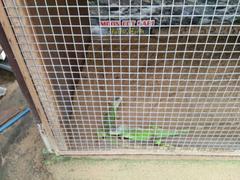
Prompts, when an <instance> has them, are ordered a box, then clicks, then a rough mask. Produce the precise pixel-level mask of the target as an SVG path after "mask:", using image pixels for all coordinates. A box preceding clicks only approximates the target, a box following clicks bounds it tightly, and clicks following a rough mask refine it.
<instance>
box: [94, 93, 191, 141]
mask: <svg viewBox="0 0 240 180" xmlns="http://www.w3.org/2000/svg"><path fill="white" fill-rule="evenodd" d="M121 101H122V98H121V97H118V98H115V100H114V101H113V103H112V106H111V107H110V108H109V110H108V112H106V113H105V114H104V119H103V125H104V126H103V127H104V129H100V130H98V132H97V136H98V138H106V139H109V138H110V139H112V137H121V138H125V139H129V140H132V141H148V140H151V139H154V144H156V145H162V144H163V143H162V138H167V137H170V136H178V135H183V134H186V132H184V131H182V132H177V131H170V130H164V129H159V128H156V127H151V128H150V129H141V128H136V129H134V128H128V127H126V126H124V125H121V126H119V127H118V128H116V122H115V121H116V117H117V110H118V107H119V105H120V104H121Z"/></svg>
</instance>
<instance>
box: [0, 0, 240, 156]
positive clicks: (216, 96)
mask: <svg viewBox="0 0 240 180" xmlns="http://www.w3.org/2000/svg"><path fill="white" fill-rule="evenodd" d="M186 1H187V0H186ZM186 1H185V0H184V1H183V2H184V3H185V2H186ZM4 2H5V6H6V10H7V13H8V15H6V13H5V9H4V7H3V4H2V2H1V4H0V6H1V8H0V11H1V14H0V15H1V18H0V19H1V24H2V26H3V29H4V31H5V32H6V36H7V39H6V38H5V44H6V45H5V47H8V45H7V44H8V43H7V40H8V42H9V44H10V46H11V48H12V52H9V53H10V56H12V53H13V54H14V57H15V58H16V59H17V61H15V60H14V58H12V59H13V60H12V61H11V63H12V65H13V66H15V67H16V68H15V72H16V73H17V76H18V75H19V81H20V82H24V83H26V85H24V84H23V85H22V86H23V88H24V89H27V90H26V92H27V93H26V94H27V97H28V99H29V102H30V104H31V106H32V108H33V109H35V110H36V112H37V113H36V114H38V115H39V119H40V120H41V122H42V123H43V127H44V129H46V133H47V137H49V139H50V141H49V142H50V143H48V144H52V145H53V149H54V151H55V152H56V153H58V154H64V155H93V154H100V155H109V154H118V155H121V154H162V155H166V154H171V155H214V156H218V155H223V156H225V155H229V156H236V155H239V151H238V147H240V146H239V143H238V139H239V138H240V137H239V136H240V134H238V133H239V132H238V130H237V129H236V127H240V126H239V123H238V118H237V115H238V114H239V111H238V109H237V108H238V106H239V102H238V101H237V100H238V99H239V94H238V93H237V91H238V88H239V87H238V86H239V80H238V78H237V76H239V72H238V68H239V64H238V62H237V61H238V60H239V52H237V51H236V49H238V48H239V45H238V41H239V40H238V39H239V28H240V27H239V25H234V24H233V23H234V20H235V17H238V16H237V14H235V15H232V14H230V15H229V14H228V13H229V12H228V9H229V8H232V7H234V6H235V7H236V8H235V9H234V11H236V12H237V11H240V8H239V2H238V3H237V4H236V3H235V4H229V3H230V1H227V4H225V9H224V12H222V14H220V15H219V14H218V13H219V11H218V10H217V8H220V7H222V6H223V5H222V4H218V5H216V6H213V5H209V4H207V1H206V3H205V4H202V5H201V6H203V8H204V10H203V11H204V12H205V11H207V10H206V9H207V8H213V14H212V16H214V18H216V19H219V18H221V17H222V19H220V20H218V21H219V22H218V24H217V25H216V24H214V21H213V20H211V21H210V24H204V23H203V21H206V19H204V18H202V19H201V20H200V22H199V23H200V25H196V24H193V19H194V18H195V17H199V14H198V15H194V14H190V15H183V14H180V15H179V14H178V15H174V13H176V12H174V8H179V7H180V8H182V11H183V9H184V10H185V8H186V9H187V8H192V12H195V10H196V9H197V8H198V7H199V5H198V4H197V1H196V2H195V3H194V4H191V5H185V4H184V5H179V4H174V5H166V4H158V5H155V4H154V3H153V1H151V3H150V4H148V5H147V6H146V5H144V3H145V1H143V0H142V1H139V2H140V4H138V5H133V4H131V3H130V5H129V6H126V5H121V4H120V1H118V3H119V4H118V5H115V6H118V7H119V12H118V13H117V14H116V13H115V15H114V16H112V14H111V8H114V7H115V6H114V7H110V6H106V5H100V2H99V1H96V2H97V4H93V1H91V2H90V1H87V0H85V1H81V2H78V1H76V2H74V3H76V4H74V3H72V2H68V1H63V0H61V1H60V0H59V1H57V0H56V1H55V0H51V1H49V2H47V1H46V0H42V1H39V2H41V3H43V4H41V3H40V4H39V2H32V1H31V2H29V4H30V5H29V4H28V5H27V3H28V2H27V1H26V0H18V1H13V0H9V1H7V0H4ZM124 2H125V1H124ZM129 2H131V1H129ZM143 2H144V3H143ZM154 2H155V1H154ZM173 2H175V1H173ZM48 3H49V4H48ZM51 3H52V4H51ZM64 3H65V5H64ZM107 3H108V4H110V0H108V2H107ZM162 3H163V2H162ZM217 3H218V1H217ZM46 4H48V6H46ZM53 4H55V5H53ZM76 7H77V8H76ZM146 7H148V8H149V9H150V12H149V13H150V19H154V18H159V19H160V20H159V22H158V23H159V24H157V25H156V24H153V25H152V26H147V27H144V31H145V32H147V33H146V34H144V33H143V34H140V32H141V30H142V29H141V28H142V27H137V30H139V31H138V33H137V34H134V35H124V34H115V35H114V34H110V35H108V34H106V32H108V33H110V32H111V33H113V32H114V31H113V30H116V29H115V26H114V25H111V26H109V27H103V26H98V25H96V24H95V22H94V20H96V19H95V18H99V17H101V18H102V19H104V20H109V21H111V20H112V18H113V19H114V18H115V20H116V21H117V20H119V21H121V19H122V18H126V16H122V14H121V13H122V12H120V9H121V8H130V9H131V8H133V9H134V8H135V10H136V8H146ZM101 8H103V9H104V8H105V11H106V12H102V11H101ZM115 8H116V7H115ZM156 8H159V9H160V10H161V11H160V14H158V15H156V14H155V15H153V11H154V10H155V9H156ZM167 8H168V10H169V9H170V14H164V11H166V9H167ZM70 9H71V10H70ZM145 10H146V9H145ZM51 13H52V14H51ZM101 13H105V15H102V14H101ZM144 13H145V12H143V11H140V12H139V15H138V16H135V15H133V14H132V12H131V11H129V17H128V18H129V20H135V19H136V18H139V21H140V22H141V20H142V19H144V18H146V17H143V15H144ZM182 13H183V12H182ZM208 13H209V12H208ZM53 14H54V15H53ZM203 14H204V13H203ZM231 16H233V20H232V22H231V23H230V24H227V25H226V24H225V23H226V22H225V19H224V18H225V17H229V18H231ZM165 18H169V23H168V24H164V23H166V22H165V20H166V19H165ZM174 18H180V22H182V21H183V19H184V18H190V22H189V24H187V25H186V24H182V23H180V24H177V25H176V24H175V23H176V22H175V21H176V19H174ZM53 19H54V20H53ZM73 19H74V21H73ZM10 21H11V22H10ZM34 21H35V22H34ZM76 22H77V23H76ZM58 23H59V24H58ZM75 23H76V24H75ZM164 28H165V29H164ZM119 29H120V30H121V27H120V28H119ZM13 30H14V31H13ZM153 30H155V34H154V33H153V34H151V31H153ZM232 32H234V33H232ZM1 34H3V33H1ZM160 34H161V35H160ZM174 38H175V40H174ZM204 38H205V39H204ZM214 38H215V39H214ZM49 39H51V40H49ZM222 39H223V40H222ZM231 39H233V40H231ZM221 40H222V41H223V42H222V43H219V42H221ZM172 41H173V42H172ZM12 57H13V56H12ZM171 59H172V61H171ZM195 59H198V60H199V63H198V65H196V64H194V63H195ZM85 61H86V62H85ZM118 63H119V64H118ZM131 63H132V64H131ZM187 63H188V64H187ZM204 63H205V65H204ZM223 64H225V66H223ZM124 68H126V69H128V70H127V71H125V70H124ZM69 69H70V70H69ZM116 69H118V70H117V72H116ZM139 69H144V70H143V71H139ZM151 73H152V75H151ZM21 74H22V75H21ZM118 74H120V79H119V80H118V78H119V77H117V76H118ZM101 76H103V77H101ZM227 77H228V78H227ZM116 79H117V80H116ZM116 82H118V83H119V84H117V83H116ZM108 83H109V84H110V85H108ZM226 86H227V87H226ZM212 89H215V90H214V91H213V90H212ZM174 93H175V95H174ZM172 94H173V95H172ZM228 96H229V97H228ZM111 97H112V98H111ZM116 97H123V102H122V103H123V104H124V105H123V106H120V107H119V111H118V115H119V120H118V122H117V123H116V126H117V127H118V129H119V128H121V125H122V126H123V127H124V128H126V126H127V128H129V129H130V128H135V131H134V132H135V135H136V129H138V130H139V131H142V133H144V131H145V130H151V128H152V127H151V126H152V124H154V125H155V126H156V127H157V126H161V127H162V128H163V129H165V130H167V131H169V132H170V131H179V132H187V133H186V134H184V133H182V134H181V133H180V135H178V137H177V138H169V139H167V140H166V144H169V145H170V147H167V146H160V147H159V146H158V147H155V146H154V145H153V142H154V141H155V140H156V137H155V136H154V137H153V138H152V139H151V140H147V142H143V140H141V141H139V140H136V139H135V140H132V139H129V138H128V137H126V136H125V137H124V138H125V139H124V138H123V137H121V138H122V139H121V141H122V142H120V139H119V137H118V136H114V138H113V136H111V138H110V139H112V138H113V139H114V141H117V142H115V143H113V141H112V140H111V141H109V140H107V138H106V137H104V138H103V139H102V137H99V136H97V135H96V132H98V131H99V130H101V129H103V130H104V131H105V127H104V126H103V123H104V120H103V119H104V115H103V114H104V112H108V111H109V109H110V108H111V106H112V105H111V103H114V99H115V98H116ZM132 99H136V100H135V101H133V100H132ZM160 102H161V103H162V104H161V103H160ZM196 105H198V106H202V108H198V107H197V106H196ZM130 110H132V111H130ZM223 118H226V120H225V121H224V120H223ZM193 119H194V121H193ZM228 121H234V122H228ZM214 123H215V124H216V123H217V128H219V129H218V131H220V132H219V133H218V134H216V131H215V130H214V128H215V127H214V126H215V124H214ZM221 123H225V124H223V125H221ZM227 123H229V124H227ZM234 123H235V125H234ZM126 124H127V125H126ZM195 127H197V128H199V129H197V128H195ZM205 128H207V129H208V130H206V129H205ZM221 128H222V129H221ZM224 128H225V129H224ZM231 129H233V130H232V132H231ZM155 131H157V130H155ZM108 133H109V132H108ZM155 133H156V132H155ZM215 136H216V137H215ZM235 136H236V137H235ZM108 138H109V137H108ZM189 138H193V140H187V139H189ZM194 138H195V139H194ZM126 139H127V140H126ZM227 139H230V140H231V141H230V140H229V142H228V141H227ZM152 141H153V142H152ZM219 141H222V142H221V143H220V144H219V146H217V143H219ZM225 141H226V142H225ZM203 142H204V143H206V144H207V145H206V147H205V146H203V144H201V143H203ZM121 143H122V144H123V145H124V144H127V145H129V147H126V148H123V147H122V145H121ZM195 143H196V144H195ZM224 143H229V146H230V145H231V147H232V149H230V151H227V152H225V151H223V150H222V148H221V147H223V148H226V147H225V144H224ZM172 146H173V147H172ZM236 149H237V150H236ZM206 150H207V151H206ZM232 151H233V152H232Z"/></svg>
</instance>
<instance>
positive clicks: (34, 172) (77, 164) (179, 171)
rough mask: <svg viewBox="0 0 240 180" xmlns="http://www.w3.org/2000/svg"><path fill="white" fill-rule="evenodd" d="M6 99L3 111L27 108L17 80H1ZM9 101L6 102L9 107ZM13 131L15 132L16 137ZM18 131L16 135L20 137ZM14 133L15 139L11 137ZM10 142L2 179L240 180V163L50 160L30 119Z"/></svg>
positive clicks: (10, 131) (20, 125)
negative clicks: (24, 106) (16, 107)
mask: <svg viewBox="0 0 240 180" xmlns="http://www.w3.org/2000/svg"><path fill="white" fill-rule="evenodd" d="M0 73H1V72H0ZM0 77H1V78H0V79H1V80H0V82H1V85H5V86H6V87H8V94H7V95H6V96H5V97H4V98H2V99H0V107H1V108H0V109H6V108H7V106H8V107H9V106H14V105H16V104H19V103H20V104H21V103H23V104H24V103H25V101H24V98H23V97H22V95H21V93H20V90H19V88H18V86H17V84H16V82H15V81H14V80H11V81H9V79H8V80H6V81H5V80H3V78H2V77H4V76H3V75H2V74H0ZM6 102H8V103H6ZM14 132H15V133H14ZM16 132H17V133H16ZM10 134H12V136H10ZM4 137H5V138H7V137H8V138H9V141H8V143H6V144H5V146H4V147H3V146H1V158H0V159H1V164H0V165H1V166H0V167H1V168H0V179H1V180H23V179H24V180H65V179H68V180H88V179H89V180H95V179H96V180H101V179H103V180H105V179H131V180H134V179H163V180H165V179H166V180H172V179H179V180H188V179H189V180H201V179H206V180H208V179H209V180H215V179H216V180H221V179H222V180H238V179H240V173H239V172H240V161H239V160H237V159H231V160H193V159H191V158H188V159H185V160H184V159H182V160H181V159H179V160H176V159H174V158H169V159H168V158H160V157H156V156H155V157H154V156H153V157H148V156H147V157H141V156H134V157H130V156H129V157H128V156H127V157H126V156H125V157H124V158H123V157H121V158H120V157H112V158H110V157H106V158H105V157H91V158H90V157H82V158H74V159H73V158H62V157H57V156H54V155H48V154H47V155H46V153H45V151H44V145H43V143H42V140H41V138H40V136H39V133H38V131H37V129H36V126H35V122H34V120H33V117H32V116H31V115H30V114H29V115H28V116H26V117H25V118H24V119H23V120H22V121H21V123H16V124H15V125H14V126H13V127H11V128H10V129H8V130H7V131H5V133H4V134H1V135H0V138H1V139H0V140H1V144H2V142H4V140H5V139H4Z"/></svg>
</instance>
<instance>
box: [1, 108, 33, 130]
mask: <svg viewBox="0 0 240 180" xmlns="http://www.w3.org/2000/svg"><path fill="white" fill-rule="evenodd" d="M29 112H30V109H29V108H25V109H24V110H23V111H21V112H20V113H18V114H17V115H16V116H15V117H13V118H12V119H11V120H9V121H8V122H6V123H5V124H4V125H2V126H1V127H0V133H2V132H3V131H4V130H5V129H7V128H9V127H10V126H11V125H13V124H14V123H15V122H17V121H18V120H20V119H21V118H22V117H23V116H25V115H26V114H27V113H29Z"/></svg>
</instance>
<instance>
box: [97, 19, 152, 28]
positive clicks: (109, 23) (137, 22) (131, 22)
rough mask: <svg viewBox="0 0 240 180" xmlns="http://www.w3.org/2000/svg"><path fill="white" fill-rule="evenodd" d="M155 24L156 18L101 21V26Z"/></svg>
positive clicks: (143, 25)
mask: <svg viewBox="0 0 240 180" xmlns="http://www.w3.org/2000/svg"><path fill="white" fill-rule="evenodd" d="M154 25H155V20H123V21H100V26H101V27H120V26H122V27H134V26H141V27H151V26H154Z"/></svg>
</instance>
